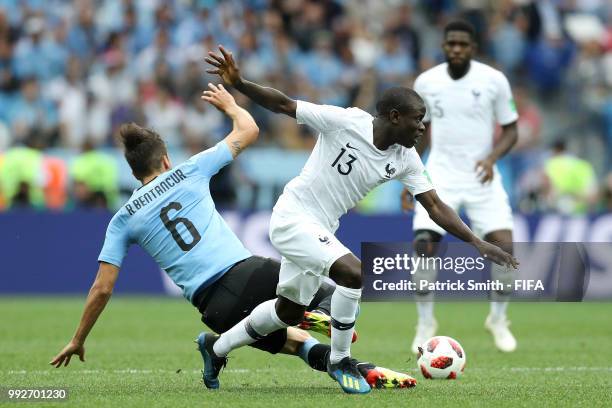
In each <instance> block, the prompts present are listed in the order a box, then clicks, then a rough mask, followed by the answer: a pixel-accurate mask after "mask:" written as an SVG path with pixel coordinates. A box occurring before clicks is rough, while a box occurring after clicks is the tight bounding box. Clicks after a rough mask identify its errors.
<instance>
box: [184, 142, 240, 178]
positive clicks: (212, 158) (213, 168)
mask: <svg viewBox="0 0 612 408" xmlns="http://www.w3.org/2000/svg"><path fill="white" fill-rule="evenodd" d="M232 160H234V158H233V156H232V152H231V151H230V148H229V146H228V145H227V143H225V140H221V141H220V142H219V143H217V144H216V145H215V146H214V147H211V148H210V149H207V150H204V151H203V152H200V153H198V154H196V155H194V156H192V157H191V159H189V161H191V162H192V163H193V164H195V165H196V168H197V170H198V172H199V173H201V174H203V175H204V176H206V177H208V178H210V177H212V176H214V175H215V174H217V173H218V172H219V170H221V169H222V168H223V167H225V166H227V165H228V164H229V163H231V162H232Z"/></svg>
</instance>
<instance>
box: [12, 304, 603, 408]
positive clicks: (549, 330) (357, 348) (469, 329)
mask: <svg viewBox="0 0 612 408" xmlns="http://www.w3.org/2000/svg"><path fill="white" fill-rule="evenodd" d="M83 301H84V299H82V298H0V339H1V340H0V387H2V386H4V387H9V386H10V387H35V386H36V387H67V388H68V389H69V399H68V402H59V403H50V402H44V403H37V405H36V406H40V407H43V406H44V407H50V406H58V407H67V406H78V407H99V406H115V407H132V406H134V407H140V406H146V407H158V406H159V407H171V406H172V407H189V406H204V407H219V406H231V407H236V406H248V407H254V406H262V407H263V406H265V407H272V406H282V407H312V406H317V407H319V406H326V407H334V408H336V407H345V406H346V407H355V406H360V407H361V406H371V407H386V406H389V407H400V406H402V407H403V406H413V407H417V406H418V407H426V406H432V407H433V406H435V407H444V406H455V407H465V406H486V407H491V406H508V407H517V406H525V407H533V406H538V407H540V406H585V407H595V406H601V407H604V406H607V407H610V406H612V317H611V316H612V303H580V304H579V303H571V304H569V303H565V304H562V303H556V304H555V303H546V304H544V303H538V304H533V303H531V304H527V303H514V304H512V305H510V309H509V315H510V318H511V320H512V322H513V324H512V329H513V331H514V333H515V334H516V336H517V339H518V341H519V349H518V350H517V352H515V353H512V354H502V353H500V352H498V351H497V350H496V349H495V348H494V346H493V342H492V340H491V338H490V336H489V334H488V333H486V332H485V331H484V329H483V322H484V318H485V316H486V313H487V310H488V305H487V304H486V303H439V304H437V305H436V312H437V313H436V314H437V318H438V321H439V323H440V330H439V334H443V335H449V336H452V337H455V338H456V339H458V340H459V341H460V342H461V343H462V345H463V346H464V348H465V350H466V354H467V367H466V371H465V374H464V376H463V377H462V378H461V379H459V380H457V381H431V380H425V379H423V378H422V377H421V375H420V374H419V373H418V372H417V369H416V364H415V358H414V356H412V355H411V354H410V353H409V351H408V350H409V345H410V341H411V340H412V335H413V328H414V324H415V310H414V305H412V304H410V303H365V304H363V305H362V308H361V315H360V316H359V319H358V324H357V328H358V330H359V334H360V337H359V341H358V342H357V343H356V344H355V345H354V346H353V355H354V356H355V357H358V358H360V359H362V360H368V361H372V362H375V363H376V364H378V365H381V366H385V367H389V368H392V369H396V370H404V371H406V372H408V373H411V374H412V375H413V376H415V377H416V378H417V379H418V380H419V383H418V385H417V387H416V388H413V389H409V390H373V391H372V392H371V393H370V394H369V395H365V396H349V395H345V394H343V393H342V391H341V390H340V388H339V387H338V386H337V385H336V384H335V383H334V382H332V381H331V380H330V379H329V377H328V376H327V375H326V374H323V373H319V372H315V371H313V370H311V369H310V368H308V367H307V366H306V365H305V364H304V363H303V362H302V361H301V360H299V359H298V358H295V357H289V356H271V355H268V354H267V353H263V352H261V351H258V350H253V349H248V348H245V349H241V350H238V351H236V352H234V353H233V355H232V358H231V360H230V362H229V364H228V367H227V369H226V370H225V372H223V373H222V376H221V387H222V389H221V390H218V391H208V390H206V389H204V388H203V385H202V382H201V377H200V374H199V370H200V367H201V359H200V355H199V353H198V352H197V351H196V347H195V344H194V343H192V340H193V339H194V338H195V337H196V335H197V334H198V332H199V331H201V329H202V324H201V323H200V321H199V315H198V313H197V311H196V310H195V309H193V308H192V307H190V306H189V304H187V302H185V301H183V300H180V299H169V298H137V297H135V298H120V297H118V298H115V299H112V300H111V302H110V303H109V305H108V307H107V309H106V311H105V312H104V314H103V315H102V317H101V319H100V321H98V324H97V326H96V327H95V328H94V330H93V331H92V333H91V334H90V336H89V339H88V341H87V343H86V354H85V357H86V362H85V363H81V362H80V361H78V358H77V357H73V359H72V361H71V363H70V365H69V366H68V367H62V368H60V369H55V368H53V367H51V366H49V365H48V362H49V361H50V359H51V358H52V357H53V356H54V355H55V353H57V352H58V351H59V350H60V349H61V348H62V347H63V346H64V344H65V343H66V342H67V341H68V340H69V339H70V336H71V335H72V333H73V331H74V329H75V327H76V326H75V325H76V324H77V322H78V319H79V317H80V313H81V309H82V305H83ZM0 405H5V406H24V405H23V404H22V405H19V404H18V405H14V404H13V403H8V402H6V400H4V402H0Z"/></svg>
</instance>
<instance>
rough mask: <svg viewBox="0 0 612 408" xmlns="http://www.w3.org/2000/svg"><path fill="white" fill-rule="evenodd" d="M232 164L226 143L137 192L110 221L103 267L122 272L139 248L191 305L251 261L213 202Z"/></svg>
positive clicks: (158, 177) (176, 168) (191, 159)
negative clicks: (213, 185)
mask: <svg viewBox="0 0 612 408" xmlns="http://www.w3.org/2000/svg"><path fill="white" fill-rule="evenodd" d="M231 161H232V154H231V152H230V150H229V147H228V146H227V144H226V143H225V142H224V141H221V142H219V143H218V144H217V145H216V146H215V147H213V148H210V149H208V150H205V151H203V152H201V153H198V154H196V155H195V156H193V157H191V158H190V159H189V160H187V161H186V162H185V163H183V164H181V165H179V166H177V167H175V168H173V169H170V170H168V171H167V172H165V173H162V174H160V175H159V176H157V177H156V178H155V179H153V180H152V181H150V182H148V183H147V184H145V185H144V186H142V187H140V188H139V189H138V190H136V191H134V194H132V196H131V197H130V199H129V200H128V202H127V203H126V204H124V205H123V207H121V209H119V211H117V213H116V214H115V216H114V217H113V218H112V219H111V221H110V223H109V225H108V228H107V230H106V238H105V240H104V246H103V248H102V251H101V252H100V256H99V257H98V261H103V262H107V263H110V264H113V265H116V266H118V267H120V266H121V263H122V261H123V258H124V257H125V254H126V252H127V249H128V247H129V246H130V245H131V244H138V245H140V246H141V247H142V248H143V249H144V250H145V251H146V252H147V253H148V254H149V255H151V256H152V257H153V259H155V261H156V262H157V264H158V265H159V266H160V267H161V268H162V269H164V270H165V271H166V273H168V276H170V278H171V279H172V281H173V282H174V283H176V284H177V285H178V286H179V287H180V288H181V289H182V291H183V296H185V298H187V299H188V300H189V301H192V298H193V295H194V293H195V292H196V290H197V289H198V288H200V287H201V286H202V285H204V286H203V287H207V286H209V285H211V284H212V283H214V282H215V281H217V280H218V279H219V278H221V277H222V276H223V274H224V273H225V272H227V271H228V269H229V268H231V266H232V265H234V264H235V263H236V262H239V261H242V260H244V259H246V258H248V257H250V256H251V253H250V252H249V251H248V250H247V249H246V248H245V247H244V245H242V242H240V240H239V239H238V237H236V235H235V234H234V233H233V232H232V230H231V229H230V228H229V227H228V226H227V224H226V223H225V221H224V220H223V218H221V215H219V213H218V212H217V210H216V208H215V203H214V202H213V200H212V197H211V196H210V190H209V183H210V179H211V177H212V176H213V175H215V174H217V172H218V171H219V170H220V169H221V168H222V167H223V166H225V165H227V164H228V163H230V162H231Z"/></svg>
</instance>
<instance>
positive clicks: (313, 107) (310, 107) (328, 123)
mask: <svg viewBox="0 0 612 408" xmlns="http://www.w3.org/2000/svg"><path fill="white" fill-rule="evenodd" d="M347 113H348V112H347V109H345V108H340V107H338V106H332V105H317V104H315V103H310V102H305V101H297V108H296V112H295V118H296V120H297V123H298V124H300V125H308V126H310V127H311V128H313V129H315V130H317V131H319V132H325V131H333V130H336V129H341V128H342V127H343V126H344V123H345V121H346V118H347Z"/></svg>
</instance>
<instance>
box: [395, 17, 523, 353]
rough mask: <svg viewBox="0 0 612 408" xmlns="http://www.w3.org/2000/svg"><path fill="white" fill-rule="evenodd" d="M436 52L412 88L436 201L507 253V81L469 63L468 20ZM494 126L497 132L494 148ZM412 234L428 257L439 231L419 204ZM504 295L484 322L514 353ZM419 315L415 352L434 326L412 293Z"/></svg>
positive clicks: (495, 271)
mask: <svg viewBox="0 0 612 408" xmlns="http://www.w3.org/2000/svg"><path fill="white" fill-rule="evenodd" d="M442 49H443V51H444V55H445V58H446V63H443V64H440V65H438V66H435V67H433V68H431V69H429V70H427V71H425V72H424V73H422V74H421V75H419V77H418V78H417V79H416V81H415V83H414V89H415V91H417V92H418V93H419V95H420V96H421V97H422V98H423V99H424V100H425V102H426V103H427V107H428V110H427V115H426V117H425V121H426V122H430V123H431V125H430V126H431V151H430V153H429V158H428V160H427V171H428V172H429V175H430V176H431V180H432V182H433V183H434V185H435V186H436V190H437V192H438V194H439V196H440V198H441V199H442V200H443V201H444V202H445V203H447V204H448V205H449V206H451V207H452V208H453V209H454V210H455V211H459V209H460V207H463V208H464V209H465V211H466V212H467V215H468V217H469V219H470V223H471V227H472V229H473V231H474V232H475V233H476V234H477V235H478V236H479V237H483V239H484V240H485V241H487V242H491V243H493V244H495V245H498V246H499V247H501V248H502V249H504V250H505V251H506V252H509V253H512V224H513V222H512V210H511V208H510V204H509V202H508V196H507V194H506V192H505V190H504V188H503V186H502V181H501V176H500V174H499V171H498V170H497V166H496V165H495V162H496V161H497V160H498V159H499V158H500V157H502V156H503V155H504V154H506V153H507V152H508V151H509V150H510V149H511V148H512V146H513V145H514V144H515V143H516V140H517V136H518V135H517V125H516V122H517V119H518V114H517V112H516V108H515V106H514V101H513V98H512V92H511V90H510V84H509V83H508V80H507V79H506V77H505V76H504V74H502V73H501V72H500V71H497V70H495V69H493V68H491V67H489V66H488V65H485V64H482V63H480V62H477V61H474V60H472V59H471V58H472V54H473V53H474V50H475V43H474V28H473V27H472V26H471V25H470V24H469V23H466V22H463V21H455V22H451V23H449V24H448V25H447V26H446V27H445V29H444V43H443V45H442ZM496 122H497V123H499V124H500V125H501V127H502V134H501V138H500V139H499V141H498V142H497V143H496V144H495V145H493V134H494V131H495V124H496ZM423 139H424V140H423V141H422V142H421V143H420V144H419V146H418V150H419V152H421V151H423V150H425V148H426V147H427V146H426V145H427V141H428V140H427V139H428V138H427V136H426V137H424V138H423ZM404 193H405V194H406V193H407V192H406V191H404ZM413 229H414V231H415V232H414V241H415V250H416V252H417V253H418V254H425V255H426V256H433V255H434V254H435V252H436V251H437V245H436V244H437V243H438V242H440V240H441V239H442V235H443V234H445V231H444V229H443V228H441V227H440V226H439V225H437V224H436V223H435V222H434V220H432V219H431V218H430V216H429V215H428V213H427V209H426V208H424V207H423V206H422V205H421V204H420V203H417V205H416V209H415V216H414V225H413ZM436 272H437V271H436V270H435V269H432V270H425V269H423V268H420V269H419V270H417V271H416V273H415V275H414V278H415V279H417V280H420V279H426V280H429V281H434V280H435V278H436ZM491 275H492V278H493V279H494V280H495V279H498V280H500V281H503V282H507V281H508V280H510V279H514V274H513V272H512V270H511V269H510V268H508V267H506V266H502V265H493V266H492V269H491ZM504 286H506V285H504ZM509 296H510V292H509V291H503V292H494V293H492V294H491V300H492V302H491V313H490V314H489V316H488V317H487V319H486V323H485V326H486V327H487V329H488V330H490V331H491V333H492V334H493V337H494V339H495V344H496V346H497V347H498V348H499V349H500V350H502V351H513V350H515V349H516V340H515V338H514V336H513V335H512V333H511V332H510V330H509V328H508V324H509V323H508V320H507V319H506V308H507V304H508V297H509ZM417 310H418V324H417V329H416V336H415V338H414V341H413V342H412V351H413V352H415V353H416V352H417V347H418V346H419V345H421V344H422V343H423V342H424V341H426V340H427V339H429V338H430V337H432V336H433V335H434V334H435V331H436V329H437V323H436V320H435V318H434V315H433V292H428V291H426V290H425V291H422V292H419V293H418V294H417Z"/></svg>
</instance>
